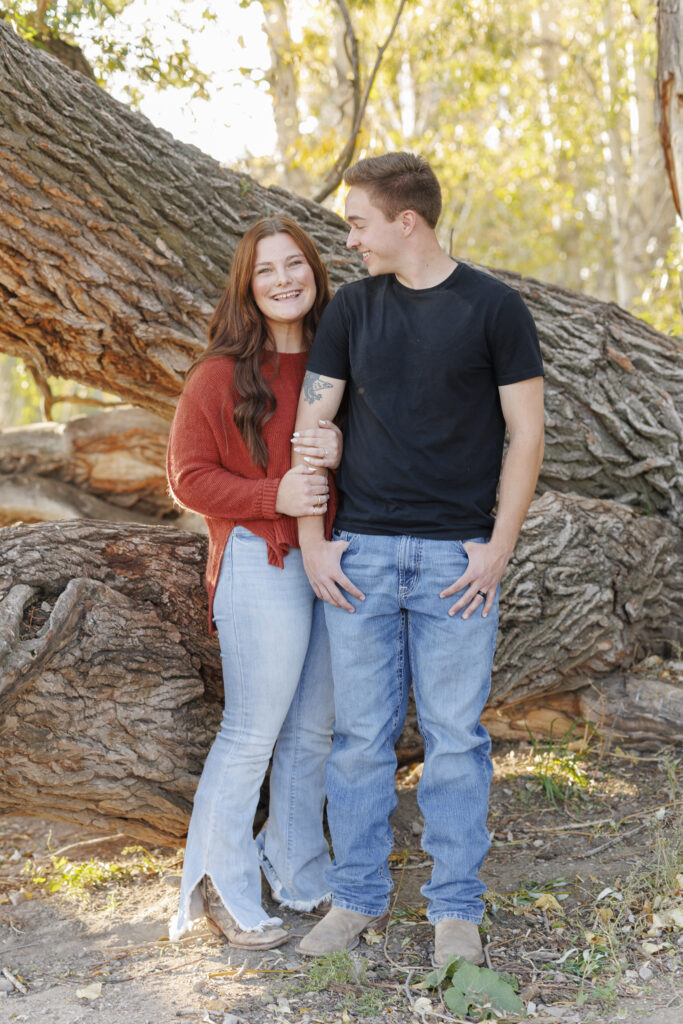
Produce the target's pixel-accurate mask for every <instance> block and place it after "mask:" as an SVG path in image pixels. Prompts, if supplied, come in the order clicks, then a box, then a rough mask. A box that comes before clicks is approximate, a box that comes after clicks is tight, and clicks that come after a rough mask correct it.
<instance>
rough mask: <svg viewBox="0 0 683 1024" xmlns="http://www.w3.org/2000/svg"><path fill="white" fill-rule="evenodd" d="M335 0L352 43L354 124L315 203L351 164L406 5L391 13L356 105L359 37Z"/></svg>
mask: <svg viewBox="0 0 683 1024" xmlns="http://www.w3.org/2000/svg"><path fill="white" fill-rule="evenodd" d="M336 3H337V6H338V7H339V10H340V12H341V15H342V17H343V19H344V23H345V24H346V35H347V38H348V39H349V42H350V46H351V54H349V60H350V62H351V68H352V71H353V78H354V82H353V88H354V119H353V124H352V125H351V134H350V136H349V139H348V141H347V143H346V145H345V146H344V148H343V149H342V151H341V153H340V154H339V156H338V157H337V160H336V161H335V163H334V166H333V167H332V170H331V171H330V173H329V174H328V176H327V178H326V179H325V181H324V183H323V186H322V188H321V189H320V191H319V192H318V193H317V195H315V196H314V197H313V198H314V200H315V202H316V203H322V201H323V200H324V199H327V197H328V196H329V195H330V194H331V193H332V192H334V190H335V189H336V188H337V187H338V186H339V184H340V182H341V180H342V178H343V176H344V171H345V170H346V168H347V167H348V166H349V164H350V163H351V161H352V159H353V154H354V152H355V150H356V145H357V143H358V135H359V134H360V128H361V124H362V122H363V116H364V114H365V108H366V107H367V105H368V100H369V98H370V92H371V91H372V87H373V85H374V84H375V79H376V78H377V73H378V71H379V69H380V65H381V63H382V59H383V57H384V53H385V51H386V49H387V47H388V46H389V43H390V42H391V40H392V39H393V36H394V33H395V31H396V28H397V27H398V22H399V19H400V17H401V14H402V13H403V8H404V7H405V5H406V0H400V3H399V5H398V9H397V11H396V15H395V16H394V21H393V23H392V26H391V28H390V29H389V34H388V35H387V37H386V39H385V40H384V42H383V43H382V45H381V46H378V48H377V59H376V60H375V64H374V67H373V69H372V72H371V73H370V77H369V78H368V81H367V85H366V86H365V92H364V93H363V98H362V100H361V102H360V104H359V105H357V104H356V95H357V94H360V67H359V62H358V39H357V37H356V34H355V32H354V30H353V25H352V23H351V17H350V15H349V12H348V9H347V7H346V4H345V3H344V0H336ZM354 58H355V59H354Z"/></svg>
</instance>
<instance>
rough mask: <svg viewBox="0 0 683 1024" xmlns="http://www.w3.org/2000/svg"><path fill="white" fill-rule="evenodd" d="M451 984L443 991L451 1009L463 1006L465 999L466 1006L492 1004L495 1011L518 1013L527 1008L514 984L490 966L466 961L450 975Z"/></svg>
mask: <svg viewBox="0 0 683 1024" xmlns="http://www.w3.org/2000/svg"><path fill="white" fill-rule="evenodd" d="M451 986H452V987H451V988H449V989H448V990H447V991H446V992H444V999H445V1001H446V1004H447V1005H448V1006H449V1008H450V1009H454V1008H455V1006H456V1005H457V1006H462V1005H463V1002H462V1001H464V1004H465V1005H466V1008H467V1009H469V1007H474V1008H475V1009H476V1008H479V1007H483V1006H490V1007H492V1008H493V1009H494V1010H499V1011H503V1012H506V1013H516V1014H520V1013H522V1011H523V1010H524V1003H523V1002H522V1000H521V999H520V998H519V996H517V994H516V993H515V990H514V988H513V986H512V985H511V984H510V983H509V982H508V981H505V980H504V978H502V977H501V975H500V974H497V973H496V972H495V971H492V970H489V968H488V967H476V966H475V965H474V964H471V963H468V961H463V962H462V963H461V964H460V966H459V967H458V969H457V970H456V972H455V974H454V975H453V977H452V978H451ZM451 993H452V994H451ZM461 1000H462V1001H461ZM457 1012H461V1011H457ZM464 1012H467V1010H466V1011H464ZM462 1015H463V1013H462V1012H461V1016H462Z"/></svg>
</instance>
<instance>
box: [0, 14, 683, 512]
mask: <svg viewBox="0 0 683 1024" xmlns="http://www.w3.org/2000/svg"><path fill="white" fill-rule="evenodd" d="M0 45H1V47H2V49H1V52H0V118H1V119H2V124H1V126H0V178H1V179H2V180H1V182H0V184H2V185H3V187H4V189H5V193H4V195H5V202H3V204H1V205H0V347H2V348H3V349H4V350H5V351H8V352H11V353H12V354H14V355H19V356H22V357H23V358H25V359H26V360H27V361H28V362H31V363H33V364H35V365H37V366H38V367H39V369H40V371H41V372H42V373H43V374H48V373H52V374H55V375H58V376H62V377H67V378H72V379H74V380H78V381H80V382H82V383H84V384H90V385H92V386H95V387H99V388H102V389H103V390H106V391H109V392H112V393H115V394H118V395H119V396H121V397H122V398H123V399H124V400H126V401H130V402H132V403H134V404H137V405H141V406H144V407H146V408H148V409H151V410H153V411H156V412H158V413H160V414H161V415H162V416H165V417H167V418H169V417H170V416H171V414H172V412H173V408H174V406H175V401H176V396H177V393H178V392H179V390H180V388H181V386H182V381H183V377H184V372H185V370H186V369H187V367H188V366H189V364H190V362H191V361H192V359H193V358H194V356H195V355H196V354H197V353H198V352H199V351H200V350H201V348H202V346H203V344H204V337H205V330H206V325H207V320H208V317H209V313H210V311H211V309H212V308H213V303H214V302H215V301H216V298H217V296H218V294H219V291H220V289H221V287H222V285H223V282H224V276H225V273H226V270H227V268H228V266H229V263H230V259H231V256H232V253H233V252H234V248H235V245H236V244H237V241H238V239H239V238H240V237H241V234H242V233H243V231H244V229H245V227H246V226H247V225H248V224H250V223H252V222H253V221H254V220H255V219H256V218H257V217H259V216H263V215H267V214H282V213H284V214H287V215H289V216H291V217H293V218H294V219H295V220H297V221H299V223H300V224H301V225H302V226H303V227H304V228H305V229H307V230H308V231H309V232H310V233H311V234H312V235H313V237H314V238H315V239H316V241H317V243H318V245H319V247H320V249H321V252H322V254H323V257H324V258H325V260H326V262H327V264H328V267H329V269H330V271H331V275H332V279H333V281H334V283H335V284H336V285H339V284H341V283H343V282H345V281H350V280H353V279H355V278H356V277H357V276H359V275H360V274H361V273H362V268H361V267H360V265H359V264H358V263H357V261H356V260H355V259H354V258H353V257H352V256H351V255H350V254H347V253H346V251H345V248H344V243H345V238H346V228H345V226H344V223H343V222H342V221H341V220H340V219H339V218H337V217H335V216H334V215H333V214H331V213H328V212H327V211H325V210H324V209H323V208H322V207H320V206H318V205H316V204H314V203H312V202H308V201H307V200H303V199H300V198H299V197H297V196H293V195H291V194H289V193H287V192H284V191H282V190H279V189H263V188H261V187H260V186H259V185H257V184H256V183H255V182H253V181H251V179H249V178H248V177H247V176H246V175H238V174H234V173H232V172H230V171H226V170H224V169H222V168H221V167H219V166H218V164H217V163H216V162H215V161H214V160H212V159H211V158H210V157H207V156H205V155H203V154H202V153H200V152H199V151H198V150H196V149H194V148H193V147H191V146H185V145H183V144H181V143H178V142H175V141H174V140H173V139H172V138H171V137H170V136H169V135H167V134H166V133H165V132H161V131H159V130H158V129H156V128H154V127H153V126H152V125H151V124H150V123H149V122H148V121H146V120H145V119H144V118H142V117H140V115H138V114H135V113H133V112H131V111H130V110H128V109H127V108H126V107H124V106H123V105H121V104H119V103H117V102H116V101H114V100H112V99H111V97H109V96H107V95H106V94H105V93H103V92H102V91H101V90H100V89H98V88H97V87H96V86H94V85H93V84H92V83H90V82H88V81H86V80H85V79H83V78H81V77H79V76H77V75H73V74H70V73H69V72H68V71H66V69H64V68H63V67H62V66H61V65H60V64H59V63H58V62H56V61H54V60H52V59H51V58H49V57H46V56H44V55H42V54H39V53H37V52H36V51H35V50H33V49H32V48H31V47H29V46H28V45H27V44H25V43H24V42H23V41H22V40H20V39H18V38H17V37H16V36H15V35H14V34H13V33H12V32H11V30H10V29H9V28H8V27H7V26H6V25H3V24H1V23H0ZM496 276H498V277H500V278H501V279H502V280H505V281H507V282H508V283H510V284H511V285H513V287H516V288H518V289H519V291H520V292H521V293H522V295H523V297H524V299H525V301H526V302H527V304H528V306H529V308H530V309H531V312H532V313H533V315H534V318H535V320H536V323H537V325H538V329H539V335H540V338H541V345H542V349H543V355H544V359H545V364H546V373H547V403H546V407H547V445H546V461H545V465H544V468H543V471H542V477H541V486H542V487H549V488H553V489H562V490H567V491H572V490H573V491H579V492H580V493H583V494H587V495H590V496H593V497H597V498H608V497H612V498H617V497H618V498H620V499H621V500H623V501H628V502H631V503H634V504H636V505H638V506H640V507H643V508H646V509H649V510H653V511H659V512H663V513H665V514H671V515H677V516H680V515H681V514H682V511H683V496H682V494H681V488H682V486H683V485H682V482H681V475H680V468H679V467H680V464H681V448H682V444H683V423H682V420H681V410H682V409H683V370H682V369H681V361H680V351H681V350H680V343H678V342H677V341H675V340H674V339H672V338H667V337H666V336H665V335H662V334H658V333H657V332H656V331H654V330H652V329H651V328H650V327H648V326H647V325H646V324H644V323H643V322H642V321H639V320H637V319H635V318H634V317H631V316H629V315H628V314H627V313H625V312H624V311H623V310H621V309H619V308H618V307H616V306H614V305H611V304H607V303H601V302H598V301H597V300H595V299H591V298H588V297H586V296H582V295H579V294H577V293H575V292H570V291H567V290H566V289H562V288H558V287H555V286H549V285H545V284H541V283H539V282H537V281H533V280H524V279H522V278H518V277H516V276H514V275H512V274H509V273H505V272H503V271H497V272H496Z"/></svg>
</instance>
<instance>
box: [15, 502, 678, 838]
mask: <svg viewBox="0 0 683 1024" xmlns="http://www.w3.org/2000/svg"><path fill="white" fill-rule="evenodd" d="M205 543H206V542H205V540H204V538H202V537H198V536H196V535H193V534H188V533H184V532H181V531H177V530H174V529H172V528H170V527H153V528H145V527H132V526H117V525H114V524H107V523H98V524H94V523H89V522H82V521H81V522H70V523H62V524H44V525H39V526H17V527H13V528H9V529H6V530H3V531H1V532H0V595H4V599H3V600H2V601H0V679H1V680H2V682H1V683H0V760H1V761H2V763H3V764H4V765H5V770H4V773H3V777H2V779H1V780H0V811H5V812H6V813H18V812H19V811H20V810H21V812H22V813H29V812H30V813H33V814H45V816H47V817H51V816H52V817H54V816H57V817H63V818H67V819H69V820H76V821H79V822H81V823H83V824H95V825H97V826H103V825H105V824H109V825H112V826H115V827H116V828H120V829H122V830H123V831H126V832H129V833H130V834H133V835H137V836H140V837H142V838H144V839H151V838H154V839H156V840H158V839H162V840H169V839H170V840H175V839H177V838H179V837H180V836H182V835H183V833H184V830H185V828H186V825H187V820H188V817H189V812H190V807H191V799H192V793H193V790H194V786H195V785H196V782H197V778H198V775H199V772H200V770H201V766H202V763H203V760H204V757H205V755H206V752H207V750H208V746H209V744H210V741H211V739H212V737H213V735H214V732H215V729H216V726H217V724H218V720H219V717H220V712H221V705H222V702H221V682H220V664H219V655H218V645H217V643H216V642H215V640H213V639H210V638H209V637H208V635H207V631H206V597H205V592H204V587H203V584H202V578H201V577H202V571H203V565H204V559H205V554H206V551H205ZM679 545H680V531H679V529H678V528H677V527H676V526H674V525H673V524H671V523H666V522H665V521H662V520H659V519H656V518H652V517H647V516H642V515H638V514H636V513H633V512H632V511H630V510H629V509H627V508H625V507H623V506H620V505H617V504H613V503H609V502H597V501H590V500H585V499H579V498H576V497H572V496H564V495H552V494H546V495H543V496H542V497H540V498H537V499H536V500H535V501H534V503H533V506H532V513H531V515H530V517H529V520H528V523H527V526H526V527H525V529H524V533H523V536H522V540H521V542H520V545H519V547H518V549H517V552H516V554H515V556H514V559H513V562H512V564H511V567H510V570H509V573H508V577H507V580H506V585H505V596H504V613H503V616H502V620H501V634H502V635H501V643H500V647H499V655H498V658H497V663H496V671H495V674H494V680H493V689H492V696H491V708H492V710H493V712H494V713H495V709H496V708H497V707H499V706H501V705H509V704H511V703H518V702H519V701H521V700H525V699H527V700H528V699H530V698H532V697H536V698H538V695H539V694H543V695H545V694H547V693H552V692H556V691H558V690H561V691H562V692H563V693H565V694H567V691H572V690H573V689H580V688H582V687H585V686H586V684H587V683H588V682H590V681H592V680H594V679H600V678H601V677H606V678H607V679H608V680H610V679H612V678H613V677H614V671H615V668H617V667H622V668H625V669H626V668H628V667H629V666H630V665H631V664H632V662H633V660H634V658H636V659H637V658H639V657H641V656H642V653H643V652H649V651H652V650H654V651H660V650H662V651H665V650H666V648H667V647H668V645H669V643H670V641H671V640H672V639H675V637H676V630H675V628H674V627H673V625H672V623H674V622H675V615H676V612H677V608H678V607H680V604H681V601H682V600H683V567H682V566H681V564H680V561H679V560H677V559H676V557H675V555H676V550H677V546H679ZM610 685H611V683H610ZM569 695H570V696H571V694H569ZM544 699H545V698H544ZM630 699H634V698H630ZM671 706H672V707H673V702H672V705H671ZM641 710H642V709H641ZM647 713H650V712H648V711H647V710H646V711H645V712H644V713H643V715H641V720H640V722H639V725H638V728H639V729H640V728H642V727H643V725H642V723H643V722H645V717H643V716H646V714H647ZM513 717H514V716H513ZM518 719H519V715H517V720H518ZM630 722H631V719H630V718H628V720H626V721H625V722H624V727H625V728H628V726H629V724H630ZM412 742H413V741H412V740H411V737H410V736H409V735H408V733H406V734H405V736H404V739H403V740H402V742H401V744H400V745H401V746H402V747H406V746H410V745H412Z"/></svg>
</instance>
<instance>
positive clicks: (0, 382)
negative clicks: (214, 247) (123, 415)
mask: <svg viewBox="0 0 683 1024" xmlns="http://www.w3.org/2000/svg"><path fill="white" fill-rule="evenodd" d="M47 384H48V386H49V388H50V391H51V393H52V396H53V398H54V399H56V400H57V401H56V402H55V405H54V407H53V409H52V412H51V418H52V419H53V420H55V421H56V422H58V423H65V422H66V421H67V420H70V419H73V418H74V417H76V416H83V415H87V414H88V413H92V412H93V411H95V410H96V409H97V407H98V406H107V405H112V404H115V402H116V396H114V395H109V394H106V393H105V392H103V391H100V390H99V388H90V387H86V386H85V385H84V384H77V383H76V382H75V381H68V380H63V379H62V378H59V377H48V378H47ZM79 400H80V401H79ZM42 419H44V416H43V411H42V398H41V394H40V391H39V389H38V386H37V384H36V382H35V380H34V379H33V377H32V375H31V374H30V373H29V371H28V369H27V367H26V364H25V363H24V361H23V360H22V359H15V358H13V357H12V356H9V355H7V354H5V353H0V430H3V429H4V428H5V427H23V426H26V425H27V424H29V423H39V422H40V421H41V420H42Z"/></svg>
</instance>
